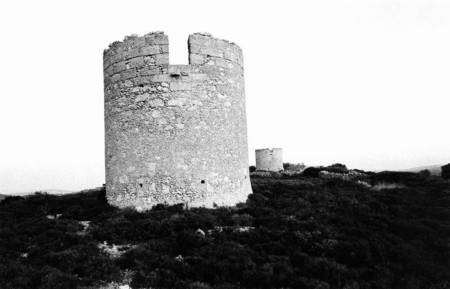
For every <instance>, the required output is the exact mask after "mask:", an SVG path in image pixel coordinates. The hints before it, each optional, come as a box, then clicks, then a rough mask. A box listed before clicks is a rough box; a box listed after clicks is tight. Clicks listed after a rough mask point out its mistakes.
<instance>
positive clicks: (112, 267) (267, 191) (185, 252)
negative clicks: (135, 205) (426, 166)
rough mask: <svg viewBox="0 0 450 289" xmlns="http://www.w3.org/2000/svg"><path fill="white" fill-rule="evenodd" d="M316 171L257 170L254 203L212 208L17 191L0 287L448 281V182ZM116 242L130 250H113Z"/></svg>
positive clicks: (354, 286)
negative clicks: (277, 173) (279, 174)
mask: <svg viewBox="0 0 450 289" xmlns="http://www.w3.org/2000/svg"><path fill="white" fill-rule="evenodd" d="M335 169H336V170H340V171H343V170H344V167H342V166H336V167H335ZM310 173H311V175H313V176H295V177H284V178H270V177H255V178H253V179H252V185H253V192H254V193H253V194H252V195H250V197H249V199H248V200H247V202H246V203H245V204H240V205H238V206H236V207H234V208H218V209H215V210H211V209H203V208H197V209H189V210H186V209H184V208H183V206H181V205H177V206H163V205H158V206H156V207H154V208H153V209H152V210H150V211H147V212H144V213H138V212H136V211H133V210H119V209H116V208H113V207H111V206H109V205H108V204H107V203H106V201H105V192H104V190H97V191H92V192H88V193H80V194H71V195H66V196H52V195H46V194H36V195H32V196H29V197H8V198H6V199H5V200H3V201H2V202H1V203H0V288H8V289H10V288H13V289H16V288H17V289H21V288H27V289H29V288H40V289H48V288H69V289H70V288H82V287H83V286H85V288H98V286H100V285H101V284H103V283H108V282H111V281H120V279H122V278H123V273H124V272H125V273H127V274H128V275H129V276H130V286H131V287H132V288H180V289H181V288H183V289H184V288H191V289H195V288H197V289H200V288H201V289H208V288H216V289H237V288H316V289H326V288H345V289H364V288H380V289H381V288H405V289H406V288H407V289H415V288H427V289H433V288H434V289H444V288H449V287H450V281H449V280H450V182H448V181H444V180H443V179H441V178H438V177H430V176H428V175H425V174H415V173H395V172H382V173H378V174H374V173H372V174H369V175H368V179H367V180H366V182H365V183H364V184H365V185H362V183H361V182H359V181H358V182H350V181H343V180H338V179H336V180H323V179H320V178H317V177H314V176H315V174H313V173H312V172H310ZM379 183H386V184H390V183H395V184H398V185H395V186H390V187H389V186H386V188H389V189H383V188H381V189H376V190H374V189H373V188H370V186H369V184H371V185H375V184H379ZM86 221H90V223H87V222H86ZM87 224H88V225H87ZM105 242H106V243H105ZM100 244H103V245H100ZM113 244H114V245H123V246H122V247H120V248H125V249H123V251H121V252H119V253H118V254H116V255H114V256H112V255H111V254H110V253H108V251H107V250H105V249H104V248H105V247H108V246H112V245H113ZM116 253H117V252H116ZM89 286H92V287H89ZM94 286H97V287H94Z"/></svg>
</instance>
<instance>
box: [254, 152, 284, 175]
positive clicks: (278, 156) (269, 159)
mask: <svg viewBox="0 0 450 289" xmlns="http://www.w3.org/2000/svg"><path fill="white" fill-rule="evenodd" d="M255 158H256V170H257V171H273V172H277V171H281V170H283V149H281V148H273V149H259V150H255Z"/></svg>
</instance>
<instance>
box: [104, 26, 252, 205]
mask: <svg viewBox="0 0 450 289" xmlns="http://www.w3.org/2000/svg"><path fill="white" fill-rule="evenodd" d="M188 48H189V63H190V64H189V65H169V54H168V38H167V36H166V35H165V34H163V33H151V34H147V35H145V36H142V37H128V38H126V39H125V40H124V41H123V42H116V43H113V44H112V45H111V46H110V48H109V49H108V50H106V51H105V53H104V75H105V129H106V133H105V139H106V150H105V153H106V190H107V198H108V201H109V202H110V203H111V204H113V205H116V206H119V207H128V206H132V207H136V208H138V209H148V208H151V207H152V206H153V205H156V204H158V203H168V204H175V203H188V204H189V205H191V206H207V207H212V206H213V205H214V204H217V205H234V204H236V203H237V202H241V201H245V200H246V198H247V195H248V194H250V193H251V187H250V180H249V177H248V155H247V127H246V116H245V95H244V78H243V68H242V52H241V50H240V48H239V47H238V46H237V45H235V44H232V43H229V42H227V41H224V40H219V39H215V38H212V37H211V36H210V35H206V34H193V35H190V37H189V40H188ZM220 51H222V54H220Z"/></svg>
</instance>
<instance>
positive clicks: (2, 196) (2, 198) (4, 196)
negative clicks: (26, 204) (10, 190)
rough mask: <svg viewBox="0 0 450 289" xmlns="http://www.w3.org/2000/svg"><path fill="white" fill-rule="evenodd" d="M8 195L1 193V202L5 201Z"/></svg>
mask: <svg viewBox="0 0 450 289" xmlns="http://www.w3.org/2000/svg"><path fill="white" fill-rule="evenodd" d="M6 197H7V195H2V194H0V202H1V201H3V200H4V199H5V198H6Z"/></svg>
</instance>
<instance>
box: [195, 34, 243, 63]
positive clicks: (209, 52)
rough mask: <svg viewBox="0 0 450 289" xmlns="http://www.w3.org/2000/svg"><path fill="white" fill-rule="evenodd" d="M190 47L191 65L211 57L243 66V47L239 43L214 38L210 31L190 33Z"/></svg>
mask: <svg viewBox="0 0 450 289" xmlns="http://www.w3.org/2000/svg"><path fill="white" fill-rule="evenodd" d="M188 49H189V64H191V65H202V64H205V63H206V62H207V61H208V60H210V59H211V60H216V61H217V60H225V61H229V62H232V63H235V64H238V65H239V66H241V67H242V66H243V60H242V49H241V48H240V47H239V46H238V45H237V44H235V43H233V42H229V41H227V40H223V39H218V38H214V37H212V36H211V34H208V33H194V34H191V35H189V39H188ZM219 62H220V61H219Z"/></svg>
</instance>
